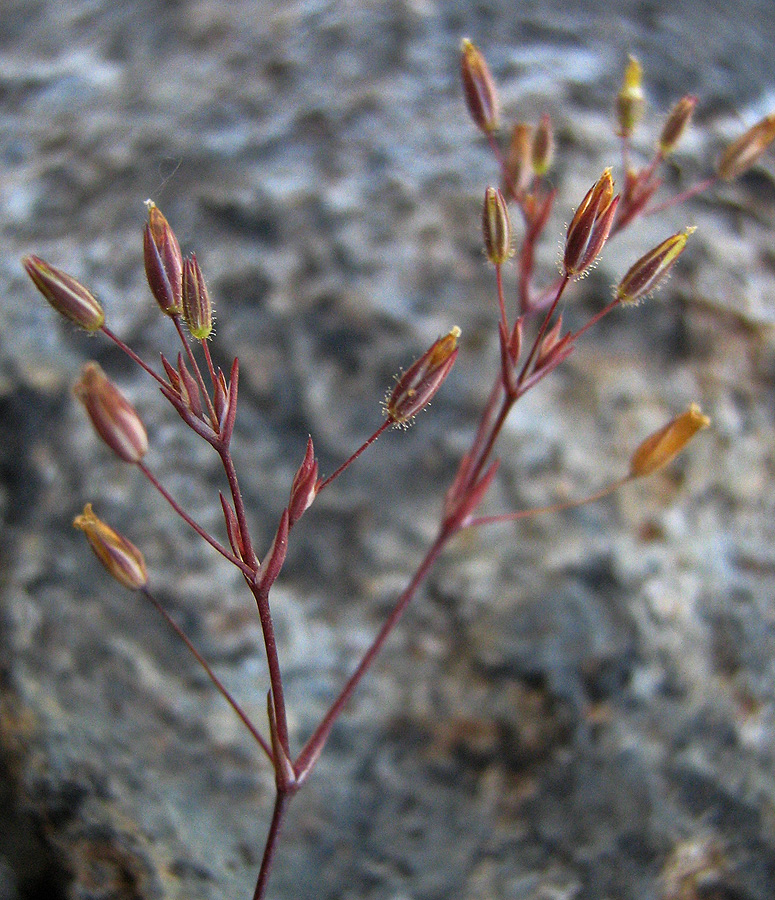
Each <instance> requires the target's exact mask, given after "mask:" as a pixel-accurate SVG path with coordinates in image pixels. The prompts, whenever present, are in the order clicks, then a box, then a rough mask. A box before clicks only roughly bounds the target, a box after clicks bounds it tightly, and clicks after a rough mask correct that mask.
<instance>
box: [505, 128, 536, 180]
mask: <svg viewBox="0 0 775 900" xmlns="http://www.w3.org/2000/svg"><path fill="white" fill-rule="evenodd" d="M532 135H533V129H532V128H531V126H530V125H528V124H527V122H517V123H516V124H515V125H514V128H513V129H512V131H511V139H510V140H509V151H508V153H507V154H506V172H505V175H506V184H505V186H504V187H505V188H506V189H507V192H511V191H513V192H514V193H515V194H516V195H517V197H521V196H522V195H523V194H524V193H525V191H526V190H527V189H528V187H530V181H531V179H532V177H533V163H532V152H533V151H532Z"/></svg>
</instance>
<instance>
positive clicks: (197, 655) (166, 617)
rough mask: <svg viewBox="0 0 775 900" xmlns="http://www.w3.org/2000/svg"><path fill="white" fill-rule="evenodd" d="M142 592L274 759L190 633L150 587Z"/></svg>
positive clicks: (265, 743) (265, 751)
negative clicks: (189, 635) (194, 643)
mask: <svg viewBox="0 0 775 900" xmlns="http://www.w3.org/2000/svg"><path fill="white" fill-rule="evenodd" d="M140 593H141V594H142V595H143V596H144V597H145V598H146V599H147V600H150V601H151V603H152V604H153V605H154V607H155V608H156V611H157V612H158V613H159V615H160V616H161V617H162V618H163V619H164V621H165V622H166V623H167V625H169V627H170V628H171V629H172V630H173V631H174V632H175V634H176V635H177V636H178V637H179V638H180V640H181V641H183V643H184V644H185V645H186V647H187V648H188V650H189V652H190V653H192V654H193V656H194V658H195V659H196V661H197V662H198V663H199V665H200V666H201V667H202V668H203V669H204V670H205V672H206V673H207V676H208V678H209V679H210V681H212V683H213V684H214V685H215V687H216V688H217V689H218V692H219V693H220V695H221V696H222V697H223V699H224V700H225V701H226V702H227V703H228V704H229V706H230V707H231V708H232V709H233V710H234V712H235V713H236V714H237V715H238V716H239V718H240V720H241V721H242V723H243V725H244V726H245V727H246V728H247V729H248V731H249V732H250V733H251V735H252V736H253V738H254V739H255V741H256V743H257V744H258V745H259V746H260V747H261V749H262V750H263V751H264V753H266V755H267V756H268V757H269V760H270V761H272V751H271V749H270V747H269V744H268V743H267V742H266V740H265V739H264V737H263V736H262V735H261V733H260V732H259V731H258V729H257V728H256V726H255V725H254V724H253V723H252V722H251V721H250V719H249V718H248V716H247V715H246V714H245V712H244V711H243V710H242V707H241V706H240V705H239V704H238V703H237V701H236V700H235V699H234V697H233V696H232V695H231V693H230V692H229V690H228V689H227V688H226V687H225V685H224V684H223V682H222V681H221V680H220V678H218V676H217V675H216V674H215V672H213V670H212V668H211V667H210V665H209V663H208V662H207V660H206V659H205V658H204V657H203V656H202V654H201V653H200V652H199V651H198V650H197V649H196V647H195V646H194V645H193V644H192V643H191V640H190V639H189V637H188V635H187V634H186V633H185V631H183V629H182V628H181V627H180V625H178V623H177V622H176V621H175V620H174V619H173V618H172V616H171V615H170V614H169V613H168V612H167V610H166V609H164V607H163V606H162V605H161V603H159V601H158V600H157V599H156V597H154V596H153V594H152V593H151V592H150V591H149V590H148V588H141V589H140Z"/></svg>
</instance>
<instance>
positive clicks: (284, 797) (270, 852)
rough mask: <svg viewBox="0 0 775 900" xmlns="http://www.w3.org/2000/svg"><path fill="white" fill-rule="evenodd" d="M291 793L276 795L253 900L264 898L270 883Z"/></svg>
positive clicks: (279, 792) (278, 793) (280, 792)
mask: <svg viewBox="0 0 775 900" xmlns="http://www.w3.org/2000/svg"><path fill="white" fill-rule="evenodd" d="M291 796H292V795H291V794H289V793H286V792H282V791H279V790H278V792H277V795H276V796H275V800H274V810H273V811H272V822H271V824H270V825H269V834H268V835H267V837H266V844H265V845H264V855H263V858H262V859H261V868H260V870H259V872H258V881H257V882H256V889H255V891H254V892H253V900H263V898H264V896H265V895H266V887H267V884H268V883H269V873H270V872H271V870H272V861H273V860H274V854H275V850H276V849H277V840H278V838H279V836H280V828H281V827H282V824H283V819H284V818H285V811H286V809H287V808H288V802H289V801H290V799H291Z"/></svg>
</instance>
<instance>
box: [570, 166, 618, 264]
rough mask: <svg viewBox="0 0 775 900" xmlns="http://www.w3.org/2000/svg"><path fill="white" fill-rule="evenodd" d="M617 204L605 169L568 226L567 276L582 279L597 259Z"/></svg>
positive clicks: (609, 177)
mask: <svg viewBox="0 0 775 900" xmlns="http://www.w3.org/2000/svg"><path fill="white" fill-rule="evenodd" d="M618 203H619V197H618V196H617V197H614V182H613V179H612V178H611V170H610V169H606V170H605V171H604V172H603V174H602V175H601V176H600V178H599V179H598V180H597V181H596V182H595V183H594V184H593V185H592V187H591V188H590V189H589V190H588V191H587V193H586V196H585V197H584V199H583V200H582V201H581V203H580V204H579V207H578V209H577V210H576V212H575V213H574V216H573V218H572V219H571V223H570V225H569V226H568V232H567V234H566V236H565V249H564V252H563V269H564V271H565V274H566V275H568V276H579V275H583V274H584V272H586V271H587V269H589V267H590V266H591V265H592V263H594V261H595V260H596V259H597V257H598V256H599V254H600V251H601V250H602V249H603V245H604V244H605V242H606V240H607V239H608V235H609V233H610V231H611V226H612V225H613V221H614V216H615V215H616V208H617V205H618Z"/></svg>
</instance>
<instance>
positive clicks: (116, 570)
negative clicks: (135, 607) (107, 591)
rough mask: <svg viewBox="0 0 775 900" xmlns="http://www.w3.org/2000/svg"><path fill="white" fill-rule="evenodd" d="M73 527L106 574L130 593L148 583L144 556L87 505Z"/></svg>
mask: <svg viewBox="0 0 775 900" xmlns="http://www.w3.org/2000/svg"><path fill="white" fill-rule="evenodd" d="M73 527H74V528H78V529H80V530H81V531H82V532H83V533H84V534H85V535H86V540H87V541H88V542H89V544H90V545H91V548H92V550H93V551H94V553H95V554H96V556H97V559H99V561H100V562H101V563H102V565H103V566H104V567H105V568H106V569H107V570H108V572H109V573H110V574H111V575H112V576H113V577H114V578H115V579H116V581H118V582H120V583H121V584H123V585H124V587H128V588H129V589H130V590H132V591H137V590H140V588H143V587H145V585H146V584H147V583H148V572H147V570H146V568H145V560H144V559H143V554H142V553H141V552H140V551H139V550H138V549H137V547H135V545H134V544H132V543H131V542H130V541H128V540H127V539H126V538H125V537H122V536H121V535H120V534H118V532H116V531H114V530H113V529H112V528H111V527H110V526H109V525H106V524H105V523H104V522H103V521H101V520H100V519H98V518H97V516H96V515H95V514H94V513H93V512H92V506H91V503H87V504H86V506H84V508H83V512H82V513H81V515H80V516H76V517H75V519H74V520H73Z"/></svg>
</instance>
